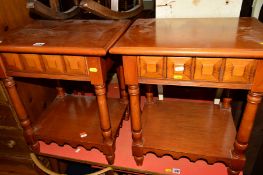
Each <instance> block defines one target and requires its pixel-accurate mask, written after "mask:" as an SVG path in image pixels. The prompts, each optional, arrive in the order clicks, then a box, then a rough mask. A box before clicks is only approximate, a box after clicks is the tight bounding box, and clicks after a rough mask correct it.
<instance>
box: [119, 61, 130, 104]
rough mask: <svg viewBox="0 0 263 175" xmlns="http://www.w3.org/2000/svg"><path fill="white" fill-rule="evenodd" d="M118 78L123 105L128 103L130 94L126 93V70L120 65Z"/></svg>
mask: <svg viewBox="0 0 263 175" xmlns="http://www.w3.org/2000/svg"><path fill="white" fill-rule="evenodd" d="M117 77H118V83H119V89H120V97H121V99H122V101H123V103H126V104H127V103H128V93H127V92H126V87H125V80H124V70H123V66H122V65H119V66H118V68H117Z"/></svg>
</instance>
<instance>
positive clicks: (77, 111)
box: [34, 96, 126, 151]
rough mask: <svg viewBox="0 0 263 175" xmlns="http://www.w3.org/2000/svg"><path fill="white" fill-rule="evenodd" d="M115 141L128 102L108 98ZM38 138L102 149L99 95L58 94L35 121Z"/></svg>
mask: <svg viewBox="0 0 263 175" xmlns="http://www.w3.org/2000/svg"><path fill="white" fill-rule="evenodd" d="M107 103H108V108H109V114H110V119H111V127H112V135H113V138H114V142H115V140H116V137H117V136H118V132H119V128H120V126H121V123H122V119H123V115H124V113H125V109H126V105H125V104H122V103H120V100H119V99H110V98H109V99H107ZM34 132H35V135H36V138H37V139H38V140H42V141H44V142H45V143H51V142H54V143H57V144H59V145H64V144H68V145H70V146H72V147H77V146H83V147H85V148H86V149H92V148H97V149H99V150H100V151H103V145H104V144H103V137H102V132H101V129H100V119H99V111H98V105H97V101H96V97H91V96H65V97H64V98H56V99H55V100H54V102H53V103H52V104H51V105H50V106H49V107H48V109H47V110H46V111H45V112H44V113H43V114H42V115H41V117H40V119H39V120H38V122H37V123H36V124H35V125H34Z"/></svg>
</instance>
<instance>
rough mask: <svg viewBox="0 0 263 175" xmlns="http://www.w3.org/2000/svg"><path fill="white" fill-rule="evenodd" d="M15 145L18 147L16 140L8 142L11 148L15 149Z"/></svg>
mask: <svg viewBox="0 0 263 175" xmlns="http://www.w3.org/2000/svg"><path fill="white" fill-rule="evenodd" d="M15 145H16V142H15V141H14V140H8V141H7V146H8V147H9V148H14V146H15Z"/></svg>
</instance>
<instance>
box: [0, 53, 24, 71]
mask: <svg viewBox="0 0 263 175" xmlns="http://www.w3.org/2000/svg"><path fill="white" fill-rule="evenodd" d="M1 56H2V58H3V61H4V64H5V68H6V69H7V70H8V71H22V70H24V66H23V64H22V62H21V59H20V55H19V54H16V53H2V54H1Z"/></svg>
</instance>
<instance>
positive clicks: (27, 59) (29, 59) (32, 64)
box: [20, 54, 44, 72]
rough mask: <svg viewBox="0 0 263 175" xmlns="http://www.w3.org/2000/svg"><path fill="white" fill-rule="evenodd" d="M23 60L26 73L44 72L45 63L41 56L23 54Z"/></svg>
mask: <svg viewBox="0 0 263 175" xmlns="http://www.w3.org/2000/svg"><path fill="white" fill-rule="evenodd" d="M20 57H21V60H22V61H23V63H24V67H25V71H28V72H43V71H44V69H43V67H44V66H43V63H42V62H41V56H40V55H37V54H21V55H20Z"/></svg>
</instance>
